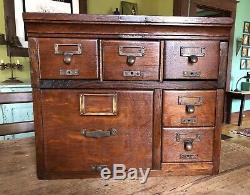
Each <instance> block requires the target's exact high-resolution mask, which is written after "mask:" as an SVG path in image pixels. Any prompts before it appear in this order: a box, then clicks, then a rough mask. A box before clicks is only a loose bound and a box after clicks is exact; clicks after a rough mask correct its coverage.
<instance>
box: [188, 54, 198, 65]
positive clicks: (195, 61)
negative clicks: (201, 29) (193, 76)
mask: <svg viewBox="0 0 250 195" xmlns="http://www.w3.org/2000/svg"><path fill="white" fill-rule="evenodd" d="M188 60H189V62H190V63H192V64H195V63H197V62H198V57H197V56H196V55H191V56H189V57H188Z"/></svg>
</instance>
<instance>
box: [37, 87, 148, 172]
mask: <svg viewBox="0 0 250 195" xmlns="http://www.w3.org/2000/svg"><path fill="white" fill-rule="evenodd" d="M41 103H42V108H43V110H42V112H43V130H44V150H45V156H46V162H45V164H46V169H47V170H48V171H50V172H81V171H83V172H90V173H92V172H96V171H97V170H99V168H100V167H99V166H101V167H102V166H108V167H111V166H112V165H113V164H114V163H118V164H125V165H126V167H127V168H129V167H135V168H136V167H137V168H138V167H141V168H151V167H152V129H153V91H113V90H98V91H96V90H95V91H89V90H88V91H84V90H44V91H42V102H41ZM145 113H147V115H145Z"/></svg>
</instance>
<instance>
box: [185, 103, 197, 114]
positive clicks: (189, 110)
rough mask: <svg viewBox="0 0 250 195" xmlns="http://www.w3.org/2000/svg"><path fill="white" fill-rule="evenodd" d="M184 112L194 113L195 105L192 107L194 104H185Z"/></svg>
mask: <svg viewBox="0 0 250 195" xmlns="http://www.w3.org/2000/svg"><path fill="white" fill-rule="evenodd" d="M186 112H187V113H188V114H192V113H194V112H195V107H194V105H186Z"/></svg>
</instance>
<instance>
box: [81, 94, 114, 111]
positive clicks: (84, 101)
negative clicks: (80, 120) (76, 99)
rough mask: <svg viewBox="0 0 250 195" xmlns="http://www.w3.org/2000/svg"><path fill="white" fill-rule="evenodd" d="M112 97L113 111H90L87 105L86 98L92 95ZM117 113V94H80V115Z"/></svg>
mask: <svg viewBox="0 0 250 195" xmlns="http://www.w3.org/2000/svg"><path fill="white" fill-rule="evenodd" d="M98 96H99V97H111V98H112V108H111V109H112V111H111V112H101V111H100V112H98V111H95V112H94V111H88V107H87V106H88V105H86V98H88V97H89V98H91V97H98ZM116 114H117V94H116V93H115V94H80V115H85V116H115V115H116Z"/></svg>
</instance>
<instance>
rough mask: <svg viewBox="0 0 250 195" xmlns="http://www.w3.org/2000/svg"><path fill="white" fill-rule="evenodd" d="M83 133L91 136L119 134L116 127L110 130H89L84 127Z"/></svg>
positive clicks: (99, 136)
mask: <svg viewBox="0 0 250 195" xmlns="http://www.w3.org/2000/svg"><path fill="white" fill-rule="evenodd" d="M81 134H82V135H84V136H85V137H89V138H101V137H111V136H115V135H117V130H116V129H114V128H112V129H110V130H108V131H103V130H96V131H88V130H86V129H83V130H82V131H81Z"/></svg>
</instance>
